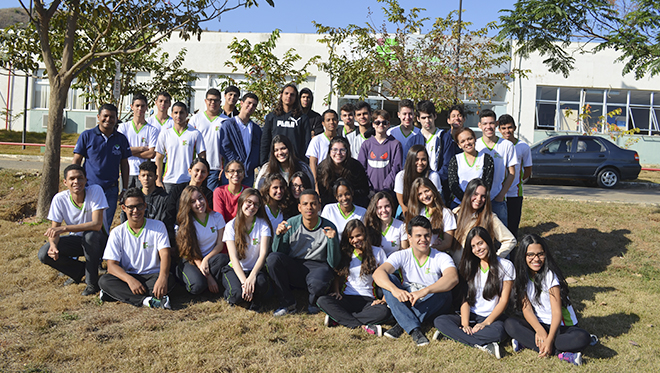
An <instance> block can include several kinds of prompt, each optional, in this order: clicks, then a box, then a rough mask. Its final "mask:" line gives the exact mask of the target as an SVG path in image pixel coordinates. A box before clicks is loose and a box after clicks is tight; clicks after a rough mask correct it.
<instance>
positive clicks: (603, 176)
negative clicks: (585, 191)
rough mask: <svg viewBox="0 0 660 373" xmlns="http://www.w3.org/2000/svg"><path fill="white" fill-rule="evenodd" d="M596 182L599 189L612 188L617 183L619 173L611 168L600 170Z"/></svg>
mask: <svg viewBox="0 0 660 373" xmlns="http://www.w3.org/2000/svg"><path fill="white" fill-rule="evenodd" d="M596 182H598V186H599V187H601V188H614V187H615V186H616V185H617V184H618V183H619V173H618V172H617V171H616V170H615V169H612V168H605V169H602V170H600V172H598V177H597V178H596Z"/></svg>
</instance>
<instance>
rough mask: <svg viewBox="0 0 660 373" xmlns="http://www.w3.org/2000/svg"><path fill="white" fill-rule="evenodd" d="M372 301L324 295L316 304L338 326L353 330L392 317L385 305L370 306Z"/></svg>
mask: <svg viewBox="0 0 660 373" xmlns="http://www.w3.org/2000/svg"><path fill="white" fill-rule="evenodd" d="M373 301H374V298H372V297H363V296H360V295H344V296H342V298H341V299H337V298H335V297H334V296H333V295H324V296H322V297H320V298H319V299H318V300H317V301H316V304H317V305H318V306H319V307H320V308H321V310H323V312H325V313H327V314H328V316H330V318H332V319H333V320H335V321H336V322H338V323H339V324H341V325H344V326H346V327H348V328H351V329H354V328H359V327H360V326H362V325H378V324H381V323H383V322H385V321H387V319H389V318H390V317H391V316H392V314H391V313H390V309H389V308H387V305H386V304H377V305H375V306H372V305H371V303H372V302H373Z"/></svg>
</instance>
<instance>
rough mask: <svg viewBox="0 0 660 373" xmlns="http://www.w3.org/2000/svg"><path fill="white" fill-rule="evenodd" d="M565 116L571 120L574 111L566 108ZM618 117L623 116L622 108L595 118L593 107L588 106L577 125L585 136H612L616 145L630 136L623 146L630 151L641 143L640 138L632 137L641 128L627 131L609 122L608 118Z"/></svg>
mask: <svg viewBox="0 0 660 373" xmlns="http://www.w3.org/2000/svg"><path fill="white" fill-rule="evenodd" d="M563 114H564V116H565V117H566V118H570V117H571V116H572V115H573V109H570V108H566V109H565V110H563ZM617 115H621V108H617V109H614V110H612V111H610V112H609V113H607V114H606V115H599V116H598V117H594V116H593V115H592V114H591V105H590V104H586V105H584V106H583V107H582V109H581V110H580V115H578V117H577V119H576V122H575V123H576V124H577V126H578V127H579V128H580V129H581V130H582V131H583V133H584V134H585V135H590V136H594V135H596V134H598V133H601V132H607V133H608V134H609V135H610V138H611V139H612V141H614V142H615V143H616V142H617V140H619V139H620V138H622V137H624V136H628V138H627V139H626V142H625V144H624V146H623V148H625V149H628V148H629V147H630V146H631V145H633V144H635V143H637V142H638V141H639V138H638V137H632V135H635V134H637V133H639V132H640V130H639V128H632V129H630V130H625V129H623V128H621V127H619V126H617V125H616V124H610V123H608V122H607V118H608V117H609V118H612V117H615V116H617Z"/></svg>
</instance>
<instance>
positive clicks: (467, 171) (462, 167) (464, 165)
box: [449, 153, 488, 205]
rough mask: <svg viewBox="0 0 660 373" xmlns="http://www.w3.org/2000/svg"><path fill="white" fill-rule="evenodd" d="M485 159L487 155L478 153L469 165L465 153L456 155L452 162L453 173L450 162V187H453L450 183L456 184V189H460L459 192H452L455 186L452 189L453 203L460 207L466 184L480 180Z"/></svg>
mask: <svg viewBox="0 0 660 373" xmlns="http://www.w3.org/2000/svg"><path fill="white" fill-rule="evenodd" d="M487 157H488V155H487V154H486V153H478V154H477V156H476V157H475V158H474V161H473V162H472V164H470V162H468V160H467V156H466V155H465V153H459V154H456V155H455V156H454V161H453V162H456V171H455V172H454V165H453V162H452V161H450V163H449V183H450V186H453V185H452V183H455V182H457V184H458V187H460V188H461V190H460V191H458V190H454V189H456V188H455V186H454V188H453V189H452V192H453V193H454V202H456V203H458V204H459V205H460V204H461V202H462V199H463V194H464V192H465V188H467V185H468V183H469V182H470V181H472V179H477V178H482V176H483V174H484V168H485V167H486V164H485V163H486V158H487ZM454 177H456V179H457V180H456V181H455V180H454ZM461 192H463V193H461Z"/></svg>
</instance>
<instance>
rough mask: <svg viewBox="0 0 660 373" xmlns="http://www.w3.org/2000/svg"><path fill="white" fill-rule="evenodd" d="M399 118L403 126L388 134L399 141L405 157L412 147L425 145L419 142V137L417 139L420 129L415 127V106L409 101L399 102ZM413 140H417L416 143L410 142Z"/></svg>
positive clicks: (391, 129) (393, 129)
mask: <svg viewBox="0 0 660 373" xmlns="http://www.w3.org/2000/svg"><path fill="white" fill-rule="evenodd" d="M397 116H398V117H399V120H400V121H401V124H400V125H398V126H396V127H392V128H390V129H389V130H387V134H388V135H391V136H394V138H395V139H397V140H399V142H400V143H401V149H402V151H403V153H402V154H403V155H404V157H405V155H406V154H408V150H409V149H410V147H411V146H413V145H415V144H417V143H419V144H423V143H422V142H420V141H419V137H417V138H416V137H415V135H416V134H418V133H419V128H417V127H415V104H414V103H413V102H412V101H410V100H408V99H403V100H401V101H399V111H398V112H397ZM412 139H415V141H410V140H412Z"/></svg>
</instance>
